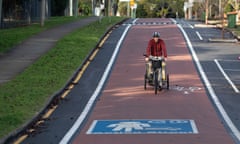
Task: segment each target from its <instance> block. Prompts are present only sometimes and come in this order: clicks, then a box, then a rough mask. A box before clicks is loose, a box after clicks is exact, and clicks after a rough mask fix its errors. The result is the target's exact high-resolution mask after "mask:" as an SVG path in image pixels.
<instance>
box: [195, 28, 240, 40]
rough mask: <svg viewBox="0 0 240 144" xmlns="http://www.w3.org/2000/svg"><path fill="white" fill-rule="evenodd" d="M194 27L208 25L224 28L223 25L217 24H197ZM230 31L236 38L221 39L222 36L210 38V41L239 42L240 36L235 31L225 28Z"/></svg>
mask: <svg viewBox="0 0 240 144" xmlns="http://www.w3.org/2000/svg"><path fill="white" fill-rule="evenodd" d="M194 27H207V28H218V29H222V27H221V26H220V25H219V24H217V25H215V24H195V25H194ZM225 30H227V31H228V32H230V33H231V34H232V35H233V37H234V38H235V39H220V38H210V39H208V41H209V42H222V43H238V42H239V41H240V36H238V35H237V34H236V33H235V32H233V31H231V30H229V29H228V28H225Z"/></svg>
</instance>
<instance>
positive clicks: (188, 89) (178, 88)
mask: <svg viewBox="0 0 240 144" xmlns="http://www.w3.org/2000/svg"><path fill="white" fill-rule="evenodd" d="M170 89H171V90H176V91H180V92H183V93H184V94H190V93H193V92H196V91H199V90H201V89H202V88H201V87H184V86H179V85H176V86H173V87H170Z"/></svg>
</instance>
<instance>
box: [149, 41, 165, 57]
mask: <svg viewBox="0 0 240 144" xmlns="http://www.w3.org/2000/svg"><path fill="white" fill-rule="evenodd" d="M146 54H147V56H150V55H152V56H164V57H165V58H166V57H167V50H166V46H165V43H164V41H163V40H162V39H158V41H157V42H155V41H154V39H151V40H150V41H149V42H148V47H147V51H146Z"/></svg>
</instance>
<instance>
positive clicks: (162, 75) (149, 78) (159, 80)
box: [144, 55, 169, 94]
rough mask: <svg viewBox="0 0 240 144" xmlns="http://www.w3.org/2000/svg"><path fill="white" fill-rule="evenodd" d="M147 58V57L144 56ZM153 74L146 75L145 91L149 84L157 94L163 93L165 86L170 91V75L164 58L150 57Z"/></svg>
mask: <svg viewBox="0 0 240 144" xmlns="http://www.w3.org/2000/svg"><path fill="white" fill-rule="evenodd" d="M144 56H145V57H146V55H144ZM149 59H150V61H151V65H152V66H151V69H152V72H151V73H150V74H149V72H147V68H146V72H145V75H144V89H145V90H146V89H147V84H149V85H151V86H154V91H155V94H157V91H158V90H159V91H161V90H162V89H163V88H164V86H165V87H166V89H169V74H166V68H165V65H166V63H165V61H164V59H163V58H162V57H157V56H150V57H149Z"/></svg>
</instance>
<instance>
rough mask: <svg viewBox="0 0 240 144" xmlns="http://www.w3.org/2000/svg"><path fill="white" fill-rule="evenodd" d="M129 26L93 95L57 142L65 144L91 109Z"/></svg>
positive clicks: (126, 29)
mask: <svg viewBox="0 0 240 144" xmlns="http://www.w3.org/2000/svg"><path fill="white" fill-rule="evenodd" d="M130 27H131V25H128V26H127V27H126V28H125V30H124V33H123V34H122V36H121V38H120V40H119V41H118V43H117V45H116V48H115V50H114V53H113V55H112V57H111V59H110V61H109V63H108V65H107V68H106V70H105V71H104V74H103V76H102V78H101V80H100V81H99V83H98V86H97V88H96V90H95V91H94V93H93V95H92V96H91V98H90V99H89V101H88V103H87V105H86V106H85V108H84V110H83V112H82V113H81V114H80V116H79V117H78V119H77V120H76V121H75V123H74V124H73V126H72V127H71V129H70V130H69V131H68V132H67V133H66V134H65V136H64V137H63V138H62V140H61V141H60V142H59V144H67V143H68V142H69V141H70V139H71V138H72V136H73V135H74V134H75V133H76V131H77V130H78V128H79V127H80V126H81V124H82V122H83V121H84V119H85V118H86V116H87V115H88V113H89V111H90V110H91V108H92V106H93V104H94V103H95V100H96V98H97V96H98V95H99V93H100V91H101V89H102V87H103V85H104V82H105V81H106V79H107V76H108V74H109V72H110V70H111V67H112V65H113V63H114V60H115V58H116V56H117V54H118V51H119V49H120V46H121V44H122V41H123V40H124V38H125V36H126V34H127V32H128V30H129V28H130Z"/></svg>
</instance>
